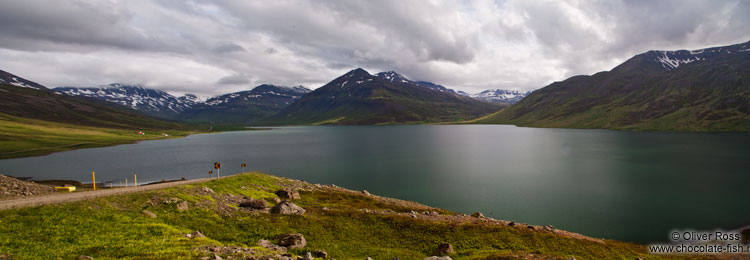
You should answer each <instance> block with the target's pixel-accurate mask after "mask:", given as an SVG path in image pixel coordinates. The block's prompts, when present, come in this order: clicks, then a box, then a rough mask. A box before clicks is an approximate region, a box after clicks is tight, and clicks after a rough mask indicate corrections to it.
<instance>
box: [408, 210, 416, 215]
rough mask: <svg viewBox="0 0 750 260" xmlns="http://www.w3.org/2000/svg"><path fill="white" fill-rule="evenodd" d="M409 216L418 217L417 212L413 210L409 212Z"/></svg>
mask: <svg viewBox="0 0 750 260" xmlns="http://www.w3.org/2000/svg"><path fill="white" fill-rule="evenodd" d="M409 214H412V215H417V212H416V211H413V210H412V211H410V212H409Z"/></svg>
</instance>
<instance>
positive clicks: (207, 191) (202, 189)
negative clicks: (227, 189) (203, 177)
mask: <svg viewBox="0 0 750 260" xmlns="http://www.w3.org/2000/svg"><path fill="white" fill-rule="evenodd" d="M201 191H202V192H205V193H214V190H212V189H211V188H209V187H203V188H201Z"/></svg>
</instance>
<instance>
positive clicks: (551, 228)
mask: <svg viewBox="0 0 750 260" xmlns="http://www.w3.org/2000/svg"><path fill="white" fill-rule="evenodd" d="M544 230H547V231H555V227H553V226H552V225H546V226H544Z"/></svg>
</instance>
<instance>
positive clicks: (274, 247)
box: [257, 239, 286, 253]
mask: <svg viewBox="0 0 750 260" xmlns="http://www.w3.org/2000/svg"><path fill="white" fill-rule="evenodd" d="M257 244H258V246H259V247H262V248H265V249H270V250H273V251H278V252H281V253H286V247H281V246H278V245H275V244H274V243H271V241H268V240H263V239H261V240H258V243H257Z"/></svg>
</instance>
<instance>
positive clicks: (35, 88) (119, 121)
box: [0, 71, 181, 142]
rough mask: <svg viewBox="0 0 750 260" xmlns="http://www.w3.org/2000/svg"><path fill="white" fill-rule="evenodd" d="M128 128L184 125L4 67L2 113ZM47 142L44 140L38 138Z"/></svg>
mask: <svg viewBox="0 0 750 260" xmlns="http://www.w3.org/2000/svg"><path fill="white" fill-rule="evenodd" d="M2 114H5V115H10V116H14V117H19V118H28V119H36V120H43V121H51V122H60V123H70V124H78V125H87V126H97V127H111V128H125V129H176V128H180V127H181V126H180V125H179V124H176V123H172V122H165V121H161V120H157V119H154V118H151V117H149V116H146V115H143V114H141V113H138V112H137V111H134V110H132V109H128V108H125V107H116V106H112V105H111V104H110V103H106V102H102V101H98V100H93V99H88V98H82V97H71V96H66V95H63V94H61V93H59V92H56V91H53V90H50V89H48V88H47V87H45V86H42V85H41V84H38V83H35V82H33V81H30V80H27V79H24V78H22V77H19V76H16V75H13V74H11V73H8V72H5V71H0V115H2ZM38 141H40V142H43V140H41V139H40V140H38Z"/></svg>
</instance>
